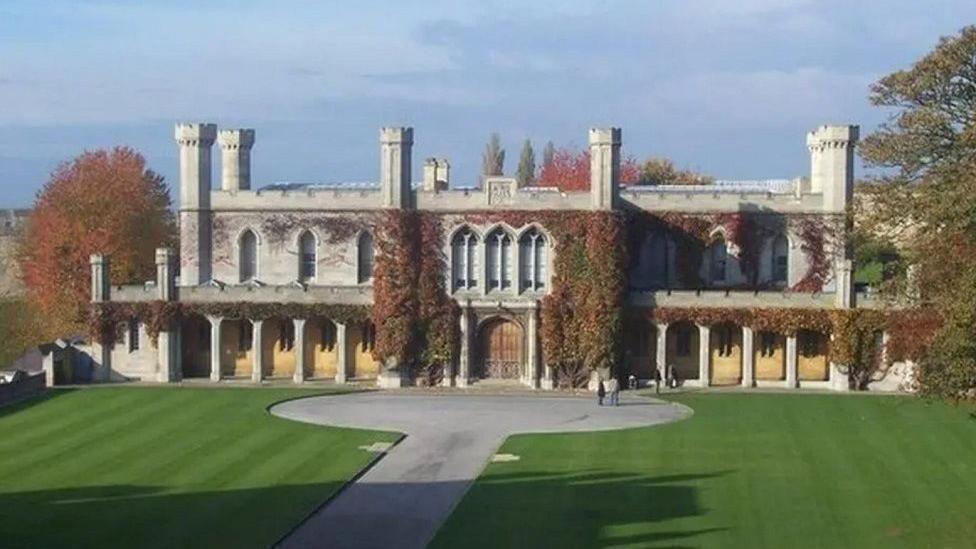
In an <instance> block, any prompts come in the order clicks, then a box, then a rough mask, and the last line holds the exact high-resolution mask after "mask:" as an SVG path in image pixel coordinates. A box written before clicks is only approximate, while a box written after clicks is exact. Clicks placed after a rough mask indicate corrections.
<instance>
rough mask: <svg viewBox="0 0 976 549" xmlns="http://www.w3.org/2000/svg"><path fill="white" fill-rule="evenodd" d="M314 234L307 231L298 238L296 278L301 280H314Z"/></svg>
mask: <svg viewBox="0 0 976 549" xmlns="http://www.w3.org/2000/svg"><path fill="white" fill-rule="evenodd" d="M315 266H316V257H315V235H313V234H312V233H311V232H309V231H305V232H304V233H302V236H301V237H300V238H299V239H298V279H299V280H301V281H302V282H308V281H311V280H315Z"/></svg>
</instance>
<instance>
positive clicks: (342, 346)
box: [335, 322, 349, 383]
mask: <svg viewBox="0 0 976 549" xmlns="http://www.w3.org/2000/svg"><path fill="white" fill-rule="evenodd" d="M335 328H336V376H335V382H336V383H345V382H346V376H348V375H349V359H348V356H349V353H347V352H346V325H345V324H343V323H342V322H336V323H335Z"/></svg>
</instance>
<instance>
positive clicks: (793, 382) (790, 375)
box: [786, 334, 797, 389]
mask: <svg viewBox="0 0 976 549" xmlns="http://www.w3.org/2000/svg"><path fill="white" fill-rule="evenodd" d="M796 358H797V357H796V334H792V335H788V336H786V387H787V388H789V389H795V388H796V387H797V364H796Z"/></svg>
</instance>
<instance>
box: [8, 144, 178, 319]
mask: <svg viewBox="0 0 976 549" xmlns="http://www.w3.org/2000/svg"><path fill="white" fill-rule="evenodd" d="M175 240H176V231H175V224H174V219H173V214H172V213H171V211H170V198H169V190H168V189H167V186H166V183H165V182H164V181H163V178H162V176H160V175H158V174H156V173H154V172H153V171H151V170H149V169H147V168H146V161H145V159H144V158H143V157H142V156H141V155H140V154H138V153H137V152H135V151H134V150H132V149H130V148H127V147H117V148H115V149H113V150H111V151H105V150H99V151H92V152H85V153H83V154H82V155H80V156H78V157H77V158H75V159H74V160H71V161H68V162H64V163H62V164H61V165H60V166H58V168H57V169H56V170H55V171H54V173H53V174H52V175H51V179H50V180H49V181H48V182H47V183H46V184H45V185H44V187H43V188H42V189H41V191H40V192H39V193H38V195H37V200H36V202H35V203H34V209H33V211H32V212H31V215H30V218H29V219H28V221H27V225H26V230H25V231H24V232H23V235H22V236H21V240H20V243H19V249H18V261H19V263H20V268H21V271H22V273H23V278H24V283H25V285H26V286H27V291H28V295H29V297H30V298H31V300H32V301H33V302H34V303H35V304H36V305H37V306H38V308H39V309H40V310H41V311H42V312H43V314H45V315H46V316H47V317H48V318H49V320H50V321H51V322H52V323H53V324H55V325H56V326H57V327H58V329H59V330H62V331H63V330H70V329H73V328H74V327H77V326H78V325H79V323H80V322H81V321H82V319H83V315H84V311H85V308H86V303H87V302H88V301H89V300H90V299H91V273H90V266H89V257H90V255H91V254H93V253H102V254H108V255H110V256H111V269H112V274H111V276H112V281H113V283H122V282H138V281H144V280H150V279H152V278H154V259H153V258H154V250H155V248H157V247H159V246H168V245H172V244H173V243H174V242H175Z"/></svg>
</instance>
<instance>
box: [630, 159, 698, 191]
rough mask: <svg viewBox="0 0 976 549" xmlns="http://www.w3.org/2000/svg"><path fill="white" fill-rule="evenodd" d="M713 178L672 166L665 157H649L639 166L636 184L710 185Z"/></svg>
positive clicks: (672, 163)
mask: <svg viewBox="0 0 976 549" xmlns="http://www.w3.org/2000/svg"><path fill="white" fill-rule="evenodd" d="M714 182H715V178H714V177H711V176H707V175H702V174H700V173H696V172H694V171H691V170H681V169H678V168H675V167H674V162H671V161H670V160H668V159H667V158H649V159H647V161H645V162H644V165H643V166H641V168H640V179H639V180H638V182H637V184H638V185H711V184H712V183H714Z"/></svg>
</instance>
